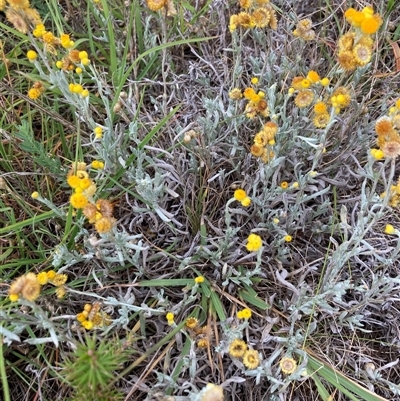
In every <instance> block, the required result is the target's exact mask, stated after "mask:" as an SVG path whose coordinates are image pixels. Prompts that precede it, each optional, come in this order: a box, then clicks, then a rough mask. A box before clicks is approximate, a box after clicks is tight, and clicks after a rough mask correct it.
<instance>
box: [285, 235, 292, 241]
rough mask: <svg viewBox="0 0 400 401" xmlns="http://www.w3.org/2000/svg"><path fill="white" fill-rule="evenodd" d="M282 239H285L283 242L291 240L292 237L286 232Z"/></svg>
mask: <svg viewBox="0 0 400 401" xmlns="http://www.w3.org/2000/svg"><path fill="white" fill-rule="evenodd" d="M283 239H284V240H285V242H291V241H292V239H293V238H292V236H291V235H289V234H287V235H285V236H284V237H283Z"/></svg>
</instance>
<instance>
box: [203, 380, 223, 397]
mask: <svg viewBox="0 0 400 401" xmlns="http://www.w3.org/2000/svg"><path fill="white" fill-rule="evenodd" d="M200 401H224V389H223V388H222V387H221V386H217V385H215V384H212V383H208V384H207V386H206V387H205V389H203V390H202V391H201V398H200Z"/></svg>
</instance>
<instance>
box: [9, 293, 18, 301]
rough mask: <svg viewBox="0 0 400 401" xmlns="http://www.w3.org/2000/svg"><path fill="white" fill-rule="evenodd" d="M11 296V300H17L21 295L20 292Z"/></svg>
mask: <svg viewBox="0 0 400 401" xmlns="http://www.w3.org/2000/svg"><path fill="white" fill-rule="evenodd" d="M9 298H10V301H11V302H17V301H18V300H19V295H18V294H10V295H9Z"/></svg>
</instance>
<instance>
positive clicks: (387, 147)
mask: <svg viewBox="0 0 400 401" xmlns="http://www.w3.org/2000/svg"><path fill="white" fill-rule="evenodd" d="M381 150H382V151H383V153H384V154H385V156H386V157H390V158H392V159H395V158H397V157H398V156H400V143H399V142H398V141H388V142H385V143H384V144H383V145H382V146H381Z"/></svg>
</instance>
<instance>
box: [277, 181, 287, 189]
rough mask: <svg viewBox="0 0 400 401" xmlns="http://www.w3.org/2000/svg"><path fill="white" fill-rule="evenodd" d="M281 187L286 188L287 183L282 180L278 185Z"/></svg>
mask: <svg viewBox="0 0 400 401" xmlns="http://www.w3.org/2000/svg"><path fill="white" fill-rule="evenodd" d="M279 186H280V187H281V188H282V189H287V188H288V186H289V184H288V182H287V181H282V182H281V183H280V185H279Z"/></svg>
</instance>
